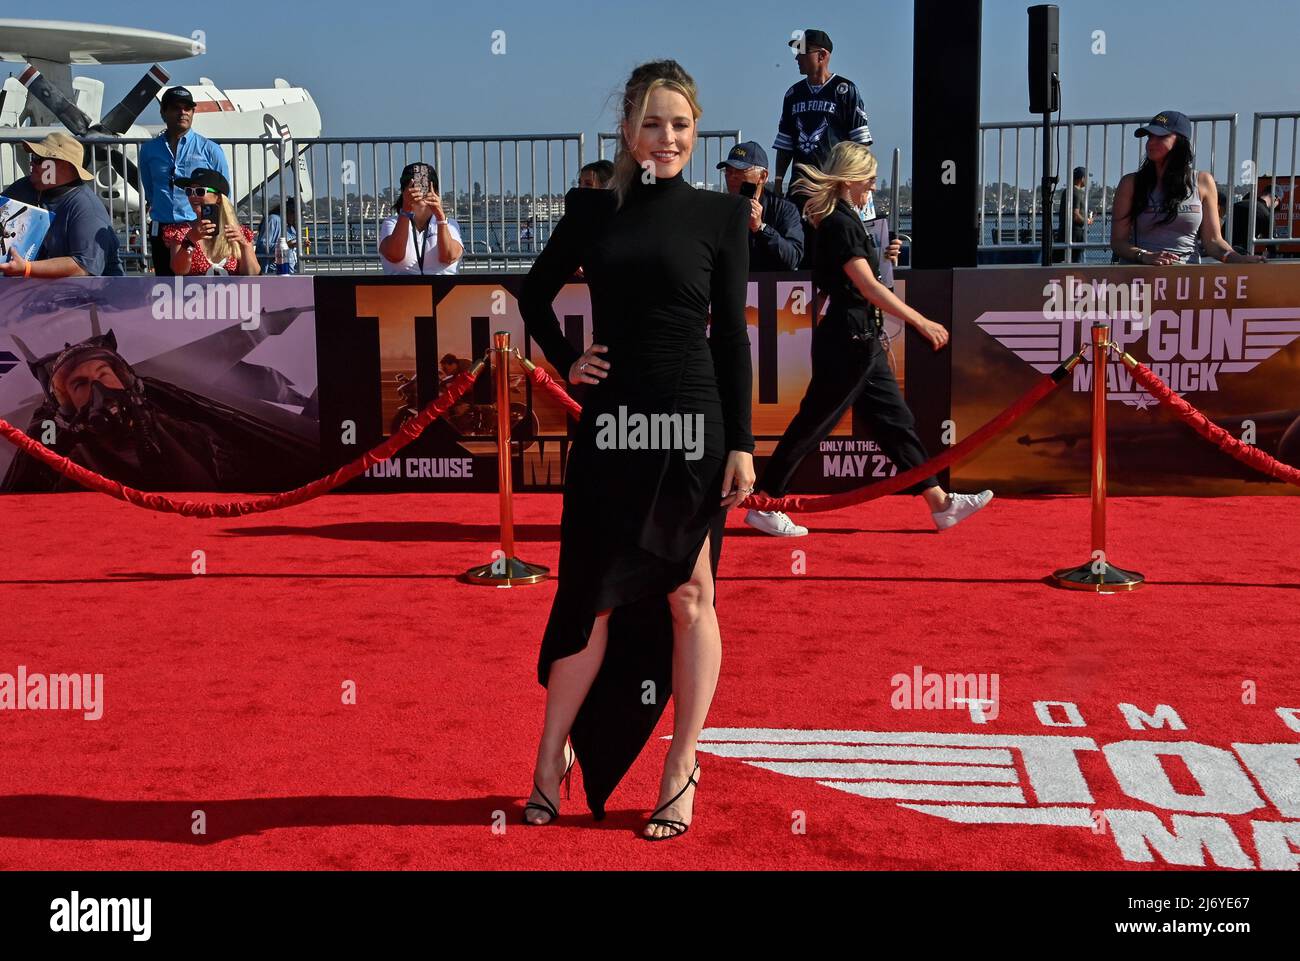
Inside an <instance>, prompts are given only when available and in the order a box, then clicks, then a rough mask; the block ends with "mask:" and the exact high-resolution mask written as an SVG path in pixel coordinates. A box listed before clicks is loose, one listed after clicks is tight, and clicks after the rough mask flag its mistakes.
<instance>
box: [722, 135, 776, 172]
mask: <svg viewBox="0 0 1300 961" xmlns="http://www.w3.org/2000/svg"><path fill="white" fill-rule="evenodd" d="M723 167H735V168H736V169H737V170H748V169H749V168H750V167H762V168H763V169H764V170H766V169H767V154H766V153H765V152H764V151H763V148H762V147H760V146H759V145H758V142H757V141H755V140H746V141H744V142H743V143H738V144H736V145H735V146H734V147H732V148H731V152H730V153H729V154H727V159H726V160H723V161H721V162H720V163H719V164H718V169H719V170H721V169H722V168H723Z"/></svg>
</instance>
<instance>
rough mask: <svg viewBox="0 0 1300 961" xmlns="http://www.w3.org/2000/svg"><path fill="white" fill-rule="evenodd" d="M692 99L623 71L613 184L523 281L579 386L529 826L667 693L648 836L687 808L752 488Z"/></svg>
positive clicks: (655, 66)
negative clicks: (570, 300) (720, 607)
mask: <svg viewBox="0 0 1300 961" xmlns="http://www.w3.org/2000/svg"><path fill="white" fill-rule="evenodd" d="M700 114H701V110H700V106H699V102H698V100H697V96H696V88H695V82H694V81H693V80H692V79H691V77H690V76H689V75H688V74H687V73H686V71H685V70H683V69H682V67H681V66H680V65H679V64H678V63H677V62H676V61H673V60H660V61H655V62H652V63H646V64H642V65H641V66H639V67H637V68H636V69H635V70H633V71H632V75H631V77H630V78H629V80H628V82H627V85H626V88H625V89H624V91H623V100H622V110H621V134H622V137H621V140H620V143H619V147H618V153H617V155H616V157H615V161H614V176H613V180H612V181H611V184H610V189H607V190H596V189H591V188H583V187H575V188H574V189H572V190H570V191H569V192H568V193H567V194H566V195H565V198H564V200H565V212H564V216H563V217H562V218H561V219H560V221H559V222H558V223H557V224H556V225H555V229H554V231H553V232H552V233H551V236H550V239H549V241H548V243H547V245H546V248H545V249H544V250H543V251H542V253H541V254H540V255H539V256H538V258H537V260H536V262H535V263H534V265H533V269H532V270H531V271H530V272H529V274H528V277H527V278H526V279H525V281H524V284H523V288H522V290H521V293H520V300H519V308H520V313H521V314H522V315H523V319H524V324H525V327H526V330H527V333H528V336H530V337H532V338H533V339H534V340H536V341H537V343H538V344H540V345H541V348H542V350H543V351H544V352H545V354H546V357H547V359H548V360H549V361H550V362H551V363H552V364H553V365H554V366H555V368H556V370H557V371H559V372H560V375H561V376H562V377H566V378H567V379H568V381H569V383H571V384H588V385H591V388H592V389H591V390H589V391H588V392H587V393H586V396H585V398H584V399H583V411H582V418H581V421H580V423H579V425H578V427H577V431H576V436H575V438H574V441H573V445H572V447H571V448H570V450H569V456H568V462H567V465H566V470H565V477H564V510H563V514H562V516H561V519H560V564H559V584H558V586H557V589H556V593H555V600H554V603H553V606H552V607H551V613H550V618H549V620H548V622H547V625H546V631H545V634H544V636H543V638H542V648H541V654H540V656H539V658H538V665H537V677H538V680H539V681H540V682H541V683H542V684H543V685H544V686H545V687H546V688H547V698H546V715H545V722H544V727H543V730H542V736H541V740H540V742H539V744H538V748H537V763H536V767H535V769H534V774H533V793H532V796H531V797H530V798H529V800H528V803H527V804H526V805H525V812H524V818H525V821H526V822H527V823H529V824H549V823H550V822H551V821H553V820H555V819H556V818H557V817H558V816H559V809H558V808H557V807H556V801H558V799H559V793H558V788H559V786H560V783H561V781H567V778H568V775H569V769H570V767H571V766H572V764H573V759H574V758H576V760H577V761H578V763H579V764H580V765H581V768H582V775H583V782H584V786H585V789H586V794H587V803H588V806H589V807H590V808H591V811H592V813H593V814H594V815H595V817H596V818H597V819H599V818H602V817H604V813H605V801H606V800H607V799H608V797H609V795H610V794H611V793H612V792H613V790H614V788H615V787H616V786H617V784H618V782H619V781H620V780H622V777H623V775H624V774H625V773H626V772H627V770H628V768H629V767H631V765H632V763H633V762H634V761H635V760H636V758H637V755H638V754H640V752H641V749H642V748H643V747H644V746H645V744H646V742H647V740H648V739H649V737H650V735H651V734H652V733H653V731H654V729H655V725H656V724H657V722H658V720H659V718H660V715H662V713H663V710H664V707H665V705H666V702H667V699H668V696H669V694H670V693H671V695H672V697H673V700H674V703H675V707H674V719H673V738H672V744H671V746H670V747H669V749H668V753H667V757H666V758H665V760H664V769H663V777H662V780H661V782H660V789H659V799H658V801H657V802H656V807H655V811H654V814H653V815H652V817H651V818H650V820H649V822H648V823H647V824H646V826H645V830H644V834H643V836H644V837H645V838H647V839H648V840H655V841H657V840H664V839H667V838H673V837H677V836H678V835H680V834H683V833H685V831H686V829H687V827H688V825H689V824H690V823H691V814H692V807H693V804H694V800H695V795H694V792H693V790H692V789H693V788H694V787H695V786H696V785H697V784H698V783H699V772H700V767H699V764H698V763H696V760H695V746H696V741H697V739H698V737H699V734H700V731H701V729H702V728H703V726H704V721H705V717H706V715H707V713H708V710H709V705H710V703H711V701H712V699H713V692H714V688H715V687H716V685H717V680H718V672H719V668H720V665H721V660H722V641H721V637H720V634H719V629H718V620H717V616H716V612H715V610H714V604H715V601H714V593H713V583H714V576H715V575H716V573H717V567H718V561H719V558H720V556H721V550H722V532H723V526H724V523H725V521H726V516H727V510H728V509H729V508H731V507H734V506H735V505H736V504H738V503H739V502H740V501H742V500H744V498H745V497H747V496H748V495H749V494H750V493H751V492H752V491H753V484H754V463H753V457H752V452H753V450H754V438H753V436H752V434H751V433H750V391H751V383H752V382H751V376H752V373H751V370H750V346H749V337H748V334H747V331H746V323H747V321H746V315H745V288H746V284H747V281H748V273H749V240H748V230H749V203H748V202H747V201H746V200H744V199H743V198H741V197H739V196H735V195H732V194H726V193H714V192H712V191H704V190H695V189H693V188H692V187H691V185H690V184H689V183H688V182H687V181H686V180H685V178H684V177H683V175H682V170H683V168H684V167H685V166H686V165H687V163H688V161H689V160H690V156H691V152H692V150H693V148H694V146H695V140H696V136H697V131H698V126H697V122H698V120H699V117H700ZM579 266H582V267H583V268H584V269H585V272H586V277H587V280H588V283H589V288H590V292H591V309H592V339H593V341H594V343H592V345H591V346H590V347H588V348H587V349H586V350H583V351H580V350H579V349H578V347H577V346H575V345H574V344H572V343H570V342H569V340H568V339H567V338H566V337H565V335H564V332H563V330H561V328H560V324H559V321H558V320H557V319H556V316H555V311H554V309H553V307H552V300H553V299H554V298H555V296H556V294H557V293H559V291H560V289H561V288H562V287H563V286H564V285H565V284H566V283H568V282H569V281H570V280H571V279H572V277H573V274H574V271H575V270H576V269H577V268H578V267H579ZM706 326H707V327H708V328H709V334H708V336H707V337H706V336H705V328H706ZM616 412H617V413H616ZM638 418H643V419H642V420H640V423H642V424H645V423H647V422H648V423H650V424H654V423H655V422H656V421H658V422H659V423H660V424H661V426H662V425H664V424H671V423H676V424H679V425H680V433H679V434H677V435H676V437H675V439H673V440H671V441H670V442H668V443H655V442H654V441H653V439H648V438H646V437H645V436H644V435H645V432H644V431H642V432H641V436H640V437H638V435H637V433H636V429H635V427H633V428H631V429H629V430H627V431H626V432H624V431H622V430H621V429H620V430H619V431H617V432H616V431H614V430H613V429H612V426H611V425H612V422H614V421H618V422H620V423H624V424H635V423H637V422H638ZM674 419H676V420H674ZM602 425H603V426H602ZM653 433H654V428H652V429H651V434H652V436H653ZM659 433H660V438H661V439H662V435H663V433H665V431H660V432H659ZM668 433H670V434H671V433H672V432H671V431H668ZM570 736H571V738H572V746H573V753H572V754H570V752H569V751H568V750H567V746H568V745H567V741H568V739H569V738H570Z"/></svg>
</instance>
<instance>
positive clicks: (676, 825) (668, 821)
mask: <svg viewBox="0 0 1300 961" xmlns="http://www.w3.org/2000/svg"><path fill="white" fill-rule="evenodd" d="M699 773H700V762H699V761H696V762H695V770H694V771H692V772H691V776H690V777H689V778H687V779H686V783H685V784H684V785H682V789H681V790H680V791H678V792H677V793H676V794H674V795H673V796H672V798H670V799H669V800H668V801H667V802H666V803H664V804H661V805H659V807H657V808H655V809H654V813H653V814H651V815H650V820H648V821H647V822H646V823H647V824H660V825H663V826H664V827H666V828H672V833H671V834H661V835H659V836H658V837H651V836H650V835H648V834H642V835H641V836H642V837H643V838H645V839H646V840H647V841H667V840H668V839H669V838H675V837H680V836H681V835H683V834H685V833H686V830H687V828H689V827H690V825H689V824H687V823H686V822H685V821H678V820H677V819H675V818H657V817H655V816H654V815H655V814H658V813H659V812H660V811H662V810H664V809H665V808H670V807H672V806H673V805H674V804H675V803H677V799H678V798H680V797H681V796H682V795H683V794H685V793H686V789H687V788H689V787H690V786H691V785H692V784H695V785H698V784H699V783H700V782H699V781H697V780H695V775H697V774H699Z"/></svg>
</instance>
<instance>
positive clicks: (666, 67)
mask: <svg viewBox="0 0 1300 961" xmlns="http://www.w3.org/2000/svg"><path fill="white" fill-rule="evenodd" d="M660 87H664V88H666V89H668V90H671V91H673V92H674V93H680V94H681V95H682V96H683V97H685V98H686V102H687V103H689V104H690V105H691V115H692V116H693V117H694V119H695V121H696V123H697V125H698V123H699V119H700V115H701V114H702V113H703V112H704V111H703V110H701V109H700V101H699V97H698V95H697V93H696V90H695V81H694V80H693V79H692V78H691V75H690V74H689V73H687V72H686V71H685V70H684V69H682V65H681V64H679V63H678V62H677V61H676V60H652V61H650V62H649V63H643V64H641V65H640V66H639V67H636V68H635V69H634V70H633V71H632V75H631V76H630V77H628V80H627V86H626V87H624V88H623V100H622V109H621V111H620V114H621V116H620V124H619V139H618V150H617V151H616V152H615V154H614V177H613V180H612V181H611V182H610V189H612V190H613V191H614V196H615V197H616V198H617V200H615V205H616V206H617V207H622V206H623V201H624V200H625V199H626V198H627V192H628V189H629V188H630V187H631V186H632V183H633V182H634V181H635V180H636V178H637V177H640V176H641V173H642V171H641V165H640V164H639V163H637V160H636V158H635V157H634V156H633V155H632V151H631V150H630V149H629V148H628V144H627V129H628V128H631V129H632V130H633V131H639V130H640V129H641V124H642V123H643V122H644V121H645V114H646V110H647V109H648V108H649V104H650V95H651V94H652V93H654V91H655V90H657V89H659V88H660ZM693 137H694V131H692V138H693ZM633 139H634V140H635V137H634V138H633Z"/></svg>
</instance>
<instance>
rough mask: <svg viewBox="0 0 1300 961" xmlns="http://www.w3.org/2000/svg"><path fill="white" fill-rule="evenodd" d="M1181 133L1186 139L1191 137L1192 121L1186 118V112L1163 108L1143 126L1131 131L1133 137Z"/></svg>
mask: <svg viewBox="0 0 1300 961" xmlns="http://www.w3.org/2000/svg"><path fill="white" fill-rule="evenodd" d="M1171 133H1176V134H1181V135H1182V136H1184V137H1186V138H1187V139H1188V140H1191V139H1192V122H1191V120H1189V119H1188V118H1187V114H1185V113H1179V112H1178V111H1177V110H1165V111H1163V112H1161V113H1158V114H1156V115H1155V116H1154V117H1152V118H1151V122H1150V123H1149V124H1147V125H1146V126H1145V127H1138V128H1137V130H1135V131H1133V136H1135V137H1147V136H1152V137H1163V136H1165V135H1167V134H1171Z"/></svg>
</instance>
